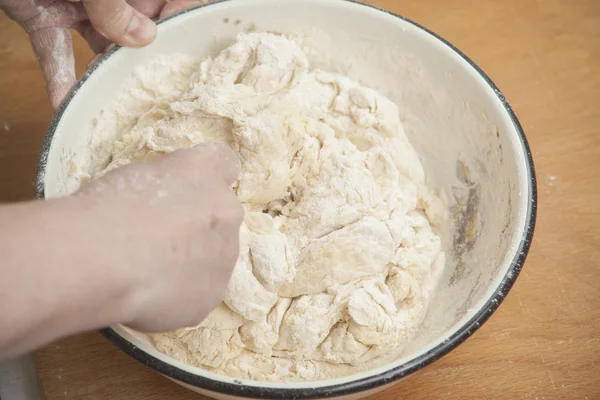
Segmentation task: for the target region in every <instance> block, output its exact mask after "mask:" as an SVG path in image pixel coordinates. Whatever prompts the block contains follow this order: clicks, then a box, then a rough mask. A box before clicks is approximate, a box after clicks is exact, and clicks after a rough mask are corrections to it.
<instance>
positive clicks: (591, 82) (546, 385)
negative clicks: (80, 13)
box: [0, 0, 600, 400]
mask: <svg viewBox="0 0 600 400" xmlns="http://www.w3.org/2000/svg"><path fill="white" fill-rule="evenodd" d="M371 3H372V4H375V5H378V6H381V7H383V8H387V9H390V10H393V11H395V12H398V13H400V14H403V15H405V16H407V17H409V18H412V19H414V20H416V21H417V22H420V23H421V24H423V25H425V26H427V27H428V28H430V29H432V30H434V31H435V32H437V33H439V34H441V35H442V36H443V37H445V38H446V39H448V40H449V41H451V42H452V43H454V44H455V45H456V46H458V47H459V48H460V49H461V50H463V51H464V52H466V53H467V54H468V55H469V56H470V57H471V58H472V59H473V60H474V61H475V62H476V63H478V64H479V66H481V67H482V68H483V69H484V70H485V71H486V72H487V73H488V74H489V75H490V76H491V78H492V79H493V80H494V81H495V82H496V84H497V85H498V86H499V87H500V88H501V89H502V90H503V92H504V94H505V95H506V97H507V98H508V100H509V101H510V102H511V104H512V106H513V107H514V109H515V111H516V113H517V115H518V117H519V118H520V120H521V122H522V124H523V127H524V129H525V131H526V134H527V137H528V139H529V141H530V144H531V148H532V151H533V155H534V159H535V163H536V169H537V176H538V182H539V214H538V225H537V228H536V235H535V239H534V244H533V248H532V250H531V252H530V255H529V258H528V260H527V262H526V264H525V268H524V270H523V272H522V274H521V276H520V277H519V279H518V281H517V284H516V285H515V287H514V288H513V290H512V291H511V292H510V294H509V296H508V298H507V299H506V301H505V302H504V303H503V304H502V306H501V307H500V309H499V310H498V311H497V312H496V313H495V314H494V315H493V316H492V318H491V319H490V320H489V321H488V322H487V323H486V324H485V325H484V326H483V327H482V328H481V329H480V330H479V331H478V332H477V333H476V334H475V335H473V336H472V337H471V338H470V339H469V340H467V342H465V343H464V344H463V345H461V346H459V347H458V348H457V349H455V350H454V351H452V352H451V353H450V354H449V355H448V356H446V357H445V358H443V359H442V360H440V361H438V362H436V363H434V364H433V365H430V366H429V367H427V368H425V369H423V370H421V371H419V372H418V373H416V374H414V375H413V376H411V377H410V378H409V379H407V380H405V381H403V382H401V383H400V384H398V385H397V386H395V387H394V388H392V389H390V390H388V391H387V392H384V393H382V394H380V395H376V396H374V397H373V399H379V400H384V399H386V400H388V399H389V400H391V399H397V398H406V399H413V398H414V399H420V398H427V399H482V398H486V399H538V400H541V399H581V400H584V399H590V400H591V399H600V67H599V66H600V1H599V0H501V1H498V0H444V1H440V0H419V1H417V0H402V1H401V0H373V1H371ZM0 32H1V33H0V94H1V96H0V188H1V189H0V201H3V202H5V201H16V200H24V199H29V198H31V197H32V196H33V178H34V173H35V169H36V163H37V156H38V151H39V147H40V144H41V141H42V138H43V136H44V133H45V130H46V128H47V126H48V123H49V121H50V118H51V116H52V112H51V110H50V107H49V105H48V102H47V100H46V97H45V93H44V86H43V82H42V80H41V77H40V74H39V73H38V70H37V65H36V61H35V59H34V57H33V55H32V53H31V51H30V49H29V43H28V40H27V37H26V36H25V35H24V34H23V33H22V32H21V31H20V30H19V29H18V28H17V27H16V25H14V24H13V23H12V22H10V21H8V20H7V19H6V18H5V17H0ZM75 46H76V50H77V56H78V57H77V60H78V61H77V62H78V70H79V71H80V72H81V71H83V68H84V66H85V64H86V62H87V60H88V59H89V58H90V57H91V56H92V54H91V52H90V51H89V50H88V49H87V48H86V46H85V44H84V43H83V42H82V41H80V40H77V41H76V42H75ZM0 279H1V278H0ZM37 361H38V364H39V368H40V374H41V379H42V384H43V386H44V388H45V391H46V396H47V399H49V400H53V399H69V398H72V399H83V400H85V399H115V400H118V399H127V400H133V399H157V400H158V399H181V400H184V399H198V398H200V397H199V396H197V395H195V394H193V393H191V392H189V391H187V390H186V389H183V388H180V387H179V386H177V385H176V384H174V383H171V382H170V381H168V380H166V379H164V378H162V377H161V376H159V375H158V374H157V373H155V372H153V371H151V370H150V369H148V368H146V367H144V366H142V365H141V364H138V363H137V362H136V361H134V360H132V359H130V358H129V357H128V356H126V355H125V354H123V353H121V352H120V351H118V350H116V349H115V348H114V347H113V346H112V345H110V344H109V343H107V342H106V341H105V340H104V339H103V338H101V337H100V336H99V335H98V334H96V333H90V334H86V335H81V336H78V337H74V338H69V339H65V340H63V341H60V342H59V343H56V344H53V345H51V346H48V347H47V348H45V349H43V350H41V351H39V352H38V353H37Z"/></svg>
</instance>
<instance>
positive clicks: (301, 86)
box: [91, 33, 445, 381]
mask: <svg viewBox="0 0 600 400" xmlns="http://www.w3.org/2000/svg"><path fill="white" fill-rule="evenodd" d="M119 102H120V103H118V104H117V106H116V107H115V110H114V111H112V112H105V113H104V114H103V115H101V116H100V118H99V119H98V121H97V122H96V123H97V126H96V130H97V132H98V134H97V135H96V137H97V138H98V139H97V140H96V143H95V144H94V146H95V157H96V160H95V161H96V162H97V164H99V165H101V166H102V167H101V168H96V170H95V171H94V170H92V174H91V175H92V176H93V177H98V176H100V175H102V174H103V173H105V172H106V171H108V170H111V169H113V168H117V167H119V166H122V165H125V164H128V163H131V162H134V161H139V160H145V159H148V158H149V157H153V156H156V155H160V154H164V153H167V152H170V151H173V150H175V149H179V148H183V147H189V146H192V145H194V144H196V143H199V142H206V141H215V142H223V143H227V144H229V145H230V146H231V147H232V148H233V149H235V150H236V152H237V153H238V154H239V158H240V161H241V165H242V173H241V175H240V177H239V181H238V182H237V183H236V184H235V185H234V190H235V191H236V193H237V196H238V197H239V199H240V200H241V201H242V202H243V204H244V206H245V209H246V218H245V222H244V224H243V226H242V229H241V252H240V257H239V260H238V263H237V265H236V267H235V270H234V273H233V276H232V278H231V281H230V283H229V287H228V290H227V293H226V296H225V300H224V302H223V304H222V305H221V306H220V307H219V308H217V309H216V310H215V311H214V312H213V313H212V314H211V315H210V316H209V317H208V318H207V319H206V320H205V321H204V322H202V323H201V324H200V325H198V326H196V327H192V328H184V329H180V330H178V331H175V332H170V333H165V334H155V335H150V338H151V341H152V342H153V344H154V345H155V346H156V348H157V349H158V350H159V351H161V352H163V353H166V354H168V355H170V356H172V357H174V358H176V359H178V360H181V361H183V362H185V363H188V364H192V365H196V366H199V367H201V368H204V369H207V370H210V371H214V372H217V373H221V374H225V375H229V376H233V377H239V378H248V379H255V380H263V381H264V380H266V381H297V380H316V379H324V378H331V377H339V376H344V375H348V374H351V373H355V372H359V371H363V370H367V369H370V368H373V367H376V366H379V365H382V364H384V363H387V362H390V361H393V360H394V359H397V358H398V356H399V355H400V354H401V352H402V350H403V349H404V348H405V346H406V345H407V343H408V342H409V341H410V339H411V337H412V336H413V335H414V334H415V333H416V331H417V329H418V327H419V325H420V324H421V322H422V320H423V318H424V316H425V313H426V310H427V306H428V303H429V300H430V297H431V295H432V292H433V290H434V288H435V284H436V280H437V277H438V276H439V273H440V271H441V270H442V268H443V265H444V254H443V252H441V250H440V238H439V237H438V236H437V235H436V233H434V229H433V228H435V227H437V226H439V224H440V223H441V222H442V220H443V218H444V214H445V212H444V210H445V207H444V205H443V202H442V201H440V199H439V198H438V197H437V196H435V195H434V194H432V193H431V192H430V191H428V189H427V188H426V187H425V181H424V172H423V168H422V166H421V162H420V161H419V158H418V156H417V154H416V152H415V151H414V149H413V148H412V146H411V145H410V143H409V142H408V139H407V138H406V136H405V134H404V130H403V126H402V123H401V122H400V119H399V111H398V108H397V106H396V105H395V104H394V103H392V102H391V101H390V100H389V99H387V98H386V97H384V96H383V95H381V94H379V93H378V92H376V91H374V90H371V89H368V88H366V87H363V86H361V85H360V84H358V83H356V82H354V81H352V80H350V79H348V78H346V77H344V76H342V75H338V74H334V73H329V72H325V71H321V70H311V69H310V68H309V62H308V59H307V56H306V55H305V53H304V52H303V50H302V49H301V48H300V47H299V46H298V45H297V44H296V43H295V42H294V41H292V40H289V39H287V38H286V37H283V36H278V35H274V34H267V33H252V34H242V35H240V36H239V37H238V38H237V41H236V42H235V43H234V44H233V45H232V46H231V47H229V48H227V49H225V50H224V51H222V52H221V53H220V54H219V55H218V56H217V57H216V58H214V59H211V58H209V59H206V60H204V61H202V62H199V61H196V60H193V59H190V58H188V57H185V56H169V58H168V59H167V58H163V59H158V60H156V61H155V62H153V63H151V64H149V65H147V66H146V67H145V68H142V69H141V70H139V71H136V73H135V74H134V77H133V78H132V80H131V82H130V83H129V84H128V86H126V89H124V92H123V95H122V96H121V99H120V100H119ZM107 132H108V133H107ZM111 135H113V136H114V137H113V138H112V140H108V141H107V140H104V141H103V140H102V138H103V137H104V138H107V137H109V136H111ZM432 227H433V228H432Z"/></svg>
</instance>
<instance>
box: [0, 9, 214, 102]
mask: <svg viewBox="0 0 600 400" xmlns="http://www.w3.org/2000/svg"><path fill="white" fill-rule="evenodd" d="M201 3H204V1H200V0H172V1H170V2H168V1H166V0H128V1H126V0H0V10H3V11H4V12H6V14H7V15H8V16H9V17H10V18H11V19H13V20H14V21H16V22H17V23H19V24H20V25H21V26H22V27H23V29H25V31H26V32H27V33H28V34H29V36H30V39H31V45H32V47H33V50H34V52H35V55H36V57H37V59H38V62H39V64H40V68H41V70H42V74H43V76H44V80H45V81H46V88H47V91H48V96H49V98H50V102H51V104H52V107H53V108H54V109H55V110H56V109H58V107H59V106H60V104H61V102H62V100H63V99H64V97H65V96H66V94H67V93H68V92H69V90H70V89H71V87H72V86H73V84H74V83H75V82H76V77H75V57H74V54H73V46H72V39H71V33H70V31H69V29H70V28H73V29H76V30H77V31H79V33H80V34H81V35H82V36H83V37H84V38H85V39H86V40H87V41H88V43H89V44H90V47H91V48H92V50H94V52H96V53H101V52H102V51H104V49H105V48H106V47H107V46H108V45H109V44H111V43H112V42H114V43H117V44H120V45H123V46H130V47H140V46H145V45H147V44H149V43H151V42H152V41H153V40H154V37H155V36H156V25H155V24H154V22H153V19H157V18H164V17H165V16H168V15H170V14H172V13H174V12H178V11H180V10H183V9H185V8H189V7H191V6H194V5H197V4H201Z"/></svg>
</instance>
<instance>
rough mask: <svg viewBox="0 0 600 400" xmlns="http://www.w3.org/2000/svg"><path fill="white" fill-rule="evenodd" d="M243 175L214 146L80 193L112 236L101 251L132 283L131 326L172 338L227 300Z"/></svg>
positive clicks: (126, 170) (117, 175) (127, 170)
mask: <svg viewBox="0 0 600 400" xmlns="http://www.w3.org/2000/svg"><path fill="white" fill-rule="evenodd" d="M238 174H239V166H238V163H237V158H236V155H235V153H233V151H232V150H231V149H230V148H229V147H227V146H224V145H218V144H213V143H207V144H202V145H199V146H197V147H195V148H193V149H188V150H180V151H177V152H174V153H171V154H169V155H166V156H163V157H161V158H159V159H156V160H153V161H150V162H146V163H135V164H131V165H128V166H125V167H121V168H119V169H116V170H114V171H111V172H109V173H107V174H106V175H105V176H103V177H101V178H98V179H97V180H94V181H92V182H91V183H89V184H88V185H86V186H84V188H83V189H82V190H81V191H80V192H79V193H78V194H76V195H75V199H74V200H75V201H76V202H80V201H83V203H84V207H85V209H86V212H87V215H92V216H94V218H95V219H94V221H93V223H92V225H95V226H97V229H98V230H99V231H101V232H104V235H103V236H100V237H101V238H102V239H101V242H100V243H97V245H98V246H102V247H103V248H104V249H106V251H108V252H114V254H113V255H114V257H115V259H116V260H122V261H120V263H119V264H120V265H119V268H118V270H119V274H120V275H121V276H122V279H128V280H129V281H130V282H131V284H130V285H129V290H127V291H126V292H127V293H126V295H125V296H124V300H123V302H122V303H121V304H119V305H118V306H119V307H120V308H121V309H122V310H123V312H124V313H125V315H124V316H123V318H125V319H126V320H124V321H122V322H123V323H126V324H127V325H129V326H131V327H132V328H134V329H138V330H140V331H143V332H165V331H168V330H172V329H176V328H181V327H185V326H193V325H196V324H198V323H200V322H201V321H202V320H203V319H204V318H205V317H206V316H207V315H208V313H209V312H210V311H212V310H213V309H214V308H215V307H216V306H217V305H218V304H219V303H220V302H221V300H222V296H223V293H224V291H225V288H226V286H227V283H228V281H229V278H230V275H231V272H232V270H233V267H234V265H235V262H236V260H237V257H238V251H239V227H240V224H241V222H242V219H243V209H242V206H241V204H240V203H239V202H238V201H237V199H236V197H235V195H234V193H233V191H232V189H231V184H232V183H233V182H234V181H235V180H236V179H237V176H238ZM79 204H81V202H80V203H79ZM107 273H108V272H107Z"/></svg>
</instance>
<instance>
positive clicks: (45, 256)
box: [0, 198, 132, 358]
mask: <svg viewBox="0 0 600 400" xmlns="http://www.w3.org/2000/svg"><path fill="white" fill-rule="evenodd" d="M82 201H85V199H83V200H82V199H81V198H68V199H61V200H54V201H47V202H30V203H24V204H18V205H9V206H1V207H0V254H1V255H2V257H1V258H0V327H1V329H0V358H3V357H7V356H14V355H17V354H19V353H22V352H25V351H28V350H31V349H33V348H35V347H38V346H41V345H43V344H45V343H47V342H49V341H52V340H54V339H57V338H59V337H61V336H64V335H68V334H72V333H76V332H80V331H84V330H89V329H94V328H99V327H103V326H107V325H110V324H113V323H117V322H123V321H126V320H127V319H128V318H129V317H130V313H131V310H128V309H127V307H126V305H127V304H129V303H130V302H129V301H128V299H127V296H129V288H130V287H131V281H132V277H131V276H129V275H130V274H128V272H127V271H128V270H127V268H126V266H124V265H120V264H122V263H123V260H122V258H121V255H120V254H115V253H113V252H111V251H110V250H107V247H106V243H105V242H106V240H107V239H106V238H107V236H108V235H107V232H103V231H101V230H100V228H99V227H98V225H99V224H96V223H95V222H96V221H95V220H94V218H93V216H90V214H92V213H90V212H89V210H88V209H87V207H86V206H85V205H82V204H81V202H82ZM95 225H96V226H95ZM82 238H83V240H82ZM122 267H124V268H122Z"/></svg>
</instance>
